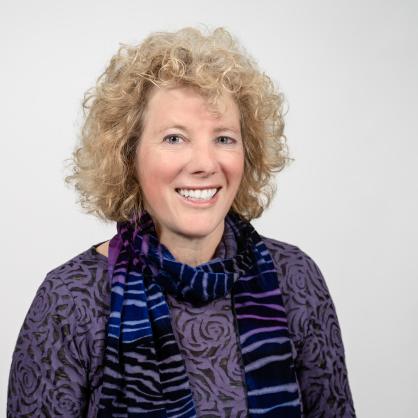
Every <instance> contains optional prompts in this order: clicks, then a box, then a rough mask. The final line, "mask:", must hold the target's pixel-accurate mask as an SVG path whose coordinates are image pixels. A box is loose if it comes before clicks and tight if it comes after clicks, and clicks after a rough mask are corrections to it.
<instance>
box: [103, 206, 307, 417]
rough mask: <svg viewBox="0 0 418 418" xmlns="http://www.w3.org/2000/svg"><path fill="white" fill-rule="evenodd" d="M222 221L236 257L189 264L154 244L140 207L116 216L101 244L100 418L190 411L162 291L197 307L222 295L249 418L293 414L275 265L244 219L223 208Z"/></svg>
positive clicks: (297, 410) (295, 391)
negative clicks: (104, 289)
mask: <svg viewBox="0 0 418 418" xmlns="http://www.w3.org/2000/svg"><path fill="white" fill-rule="evenodd" d="M225 223H226V224H227V225H228V227H229V228H230V229H231V230H232V231H233V234H234V238H235V243H234V244H235V245H236V247H237V252H236V254H235V255H234V256H233V257H230V258H225V259H221V258H214V259H212V260H210V261H208V262H206V263H204V264H200V265H198V266H196V267H193V266H190V265H187V264H183V263H181V262H178V261H177V260H176V259H175V258H174V257H173V255H172V254H171V253H170V251H169V250H168V249H167V247H166V246H164V245H163V244H161V243H160V242H159V239H158V237H157V234H156V230H155V226H154V222H153V220H152V218H151V216H150V215H149V213H148V212H147V211H143V212H142V213H141V214H138V215H137V216H136V217H135V216H134V217H132V219H131V220H130V221H126V222H118V223H117V234H116V235H115V236H114V237H113V238H112V239H111V241H110V245H109V257H108V260H109V275H110V277H111V309H110V315H109V318H108V324H107V335H106V349H105V361H104V374H103V383H102V393H101V398H100V402H99V412H98V415H97V416H98V417H99V418H105V417H106V418H108V417H127V418H133V417H135V418H140V417H144V418H145V417H147V418H163V417H164V418H165V417H178V418H189V417H197V415H196V407H195V403H194V400H193V396H192V392H191V388H190V383H189V379H188V376H187V372H186V367H185V363H184V360H183V358H182V355H181V353H180V350H179V347H178V345H177V342H176V340H175V337H174V333H173V329H172V325H171V321H170V311H169V306H168V303H167V299H166V294H167V293H169V294H171V295H174V296H175V297H176V298H177V299H178V300H184V301H188V302H191V303H193V304H195V305H203V304H206V303H209V302H210V301H212V300H214V299H217V298H221V297H225V296H226V295H227V294H228V293H229V292H231V302H232V311H233V314H234V317H235V325H236V331H237V333H238V337H239V338H238V341H239V350H240V355H241V357H242V362H243V365H244V374H245V386H246V395H247V404H248V412H249V417H250V418H253V417H276V418H277V417H282V418H300V417H301V401H300V396H299V387H298V383H297V379H296V375H295V370H294V365H293V360H292V350H291V345H290V339H289V331H288V325H287V318H286V312H285V309H284V306H283V302H282V297H281V292H280V289H279V276H278V272H277V270H276V269H275V267H274V264H273V260H272V258H271V255H270V253H269V251H268V249H267V247H266V246H265V244H264V242H263V241H262V239H261V237H260V236H259V234H258V233H257V232H256V230H255V229H254V228H253V226H252V225H251V223H249V222H248V221H246V220H244V219H243V218H241V217H240V216H239V215H238V214H237V213H235V212H233V211H232V210H231V211H230V212H229V213H228V214H227V216H226V217H225ZM224 236H225V234H224ZM221 243H223V241H221ZM224 245H225V243H224Z"/></svg>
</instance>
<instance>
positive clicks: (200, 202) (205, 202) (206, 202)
mask: <svg viewBox="0 0 418 418" xmlns="http://www.w3.org/2000/svg"><path fill="white" fill-rule="evenodd" d="M185 188H186V187H184V189H185ZM181 189H183V187H181ZM205 189H206V187H205ZM209 189H215V187H209ZM216 189H217V190H216V193H215V194H214V195H213V197H212V199H210V200H197V199H196V200H193V199H190V198H187V197H184V196H182V195H181V194H180V193H178V192H177V191H176V195H177V196H178V197H179V199H181V201H182V202H184V203H185V204H186V205H189V206H199V207H202V206H211V205H213V204H214V203H215V202H216V201H217V200H218V195H219V190H220V189H221V187H216ZM176 190H177V189H176Z"/></svg>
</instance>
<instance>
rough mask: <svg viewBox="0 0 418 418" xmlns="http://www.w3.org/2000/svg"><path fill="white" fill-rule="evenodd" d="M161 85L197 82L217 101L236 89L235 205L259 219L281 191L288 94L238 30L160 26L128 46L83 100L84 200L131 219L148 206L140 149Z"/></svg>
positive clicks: (76, 170) (75, 160)
mask: <svg viewBox="0 0 418 418" xmlns="http://www.w3.org/2000/svg"><path fill="white" fill-rule="evenodd" d="M154 86H158V87H175V86H190V87H193V88H196V89H197V90H198V91H199V93H200V94H201V95H202V96H204V97H205V98H206V99H207V100H208V102H209V103H212V104H216V102H217V100H218V98H219V97H220V96H221V95H222V94H224V93H225V92H229V93H231V94H232V96H233V98H234V99H235V101H236V103H237V105H238V108H239V110H240V116H241V134H242V139H243V145H244V154H245V157H244V159H245V162H244V175H243V179H242V181H241V184H240V186H239V189H238V192H237V195H236V197H235V199H234V202H233V204H232V207H231V209H232V210H234V211H235V212H237V213H238V214H239V215H241V216H242V217H244V218H245V219H247V220H251V219H253V218H258V217H259V216H261V214H262V213H263V211H264V209H266V208H267V207H268V206H269V205H270V202H271V200H272V198H273V196H274V194H275V192H276V185H275V182H274V176H273V174H274V173H277V172H279V171H281V170H282V169H283V168H284V167H285V165H286V163H287V161H288V160H292V158H289V156H288V149H287V143H286V137H285V135H284V133H283V129H284V120H283V114H284V112H283V104H284V98H283V95H282V94H281V93H279V91H278V89H277V88H276V87H275V85H274V83H273V81H272V80H271V79H270V78H269V77H268V76H267V75H266V74H265V73H263V72H262V71H261V70H260V69H259V68H258V66H257V64H256V62H255V61H254V60H253V59H252V58H251V56H250V55H249V54H248V53H246V52H245V51H244V50H243V48H242V47H240V45H239V43H238V42H237V41H236V40H235V39H234V38H233V37H232V36H231V34H230V33H229V32H228V31H227V30H226V29H225V28H222V27H219V28H216V29H215V30H213V32H212V33H209V34H207V35H205V34H204V33H202V32H201V31H200V30H198V29H196V28H191V27H186V28H183V29H181V30H178V31H176V32H154V33H152V34H151V35H149V36H148V37H147V38H145V40H144V41H143V42H142V43H140V44H139V45H136V46H131V45H125V44H121V46H120V48H119V50H118V52H117V53H116V54H115V55H114V56H113V57H112V59H111V61H110V64H109V65H108V67H107V68H106V70H105V71H104V72H103V73H102V74H101V75H100V77H99V78H98V80H97V83H96V86H94V87H93V88H91V89H89V90H88V91H87V92H86V93H85V95H84V99H83V109H84V115H85V120H84V124H83V127H82V129H81V137H80V144H79V145H78V146H77V147H76V149H75V150H74V152H73V154H72V158H71V159H70V165H71V168H72V173H71V175H68V176H66V177H65V182H66V183H67V184H68V183H72V184H74V187H75V189H76V190H77V192H78V193H79V197H80V200H79V202H80V204H81V206H82V207H83V208H84V209H85V210H86V211H87V212H88V213H93V214H95V215H96V216H98V217H99V218H101V219H102V220H105V221H116V222H118V221H125V220H128V219H130V218H131V217H132V214H134V213H139V212H141V211H142V210H143V198H142V195H141V187H140V184H139V182H138V180H137V176H136V173H135V165H134V158H135V150H136V147H137V144H138V141H139V140H140V137H141V134H142V128H143V118H144V112H145V110H146V105H147V98H148V96H149V92H150V91H151V89H152V88H153V87H154Z"/></svg>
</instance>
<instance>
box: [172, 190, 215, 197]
mask: <svg viewBox="0 0 418 418" xmlns="http://www.w3.org/2000/svg"><path fill="white" fill-rule="evenodd" d="M216 190H217V189H203V190H191V189H179V190H178V192H179V193H180V194H181V195H182V196H184V197H191V198H193V199H200V200H209V199H212V197H213V196H214V195H215V193H216Z"/></svg>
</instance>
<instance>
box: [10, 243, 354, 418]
mask: <svg viewBox="0 0 418 418" xmlns="http://www.w3.org/2000/svg"><path fill="white" fill-rule="evenodd" d="M262 238H263V240H264V242H265V243H266V245H267V248H268V249H269V250H270V252H271V254H272V256H273V260H274V262H275V265H276V268H277V269H278V271H279V272H280V275H281V277H282V279H281V281H280V288H281V291H282V295H283V303H284V305H285V308H286V311H287V316H288V322H289V332H290V337H291V345H292V352H293V359H294V363H295V368H296V374H297V379H298V384H299V391H300V396H301V401H302V406H303V417H305V418H314V417H318V418H319V417H322V418H331V417H332V418H340V417H341V418H342V417H344V418H352V417H355V411H354V406H353V401H352V397H351V391H350V387H349V383H348V377H347V369H346V364H345V356H344V347H343V342H342V337H341V331H340V327H339V324H338V319H337V315H336V311H335V307H334V304H333V302H332V299H331V296H330V294H329V291H328V288H327V285H326V283H325V281H324V278H323V276H322V274H321V272H320V270H319V268H318V266H317V265H316V263H315V262H314V261H313V260H312V259H311V258H310V257H309V256H308V255H307V254H306V253H304V252H303V251H302V250H300V249H299V248H298V247H296V246H294V245H291V244H287V243H284V242H281V241H277V240H274V239H270V238H265V237H262ZM98 245H100V244H96V245H94V246H92V247H90V248H89V249H88V250H86V251H84V252H82V253H81V254H79V255H77V256H76V257H74V258H72V259H71V260H69V261H67V262H65V263H64V264H62V265H61V266H59V267H57V268H55V269H53V270H52V271H50V272H49V273H48V274H47V276H46V278H45V279H44V281H43V282H42V284H41V285H40V287H39V289H38V292H37V294H36V296H35V298H34V300H33V302H32V305H31V306H30V308H29V311H28V313H27V315H26V318H25V320H24V323H23V325H22V328H21V330H20V333H19V336H18V339H17V343H16V348H15V351H14V353H13V359H12V364H11V370H10V376H9V387H8V403H7V416H8V418H12V417H13V418H14V417H57V416H64V417H66V418H76V417H77V418H80V417H88V418H90V417H95V416H96V414H97V407H98V404H99V399H100V391H101V383H102V376H103V360H104V348H105V345H104V343H105V334H106V323H107V317H108V315H109V310H110V288H111V286H110V279H109V277H108V271H107V258H106V257H105V256H103V255H101V254H99V253H98V252H97V251H96V247H97V246H98ZM227 255H230V254H226V248H225V247H223V246H221V245H220V246H218V248H217V253H216V254H215V256H221V257H222V256H224V257H225V256H227ZM168 303H169V306H170V312H171V316H172V318H171V319H172V324H173V331H174V333H175V337H176V340H177V341H178V343H179V347H180V351H181V353H182V355H183V357H184V360H185V364H186V369H187V372H188V375H189V379H190V384H191V388H192V393H193V398H194V400H195V403H196V408H197V412H198V416H199V417H204V418H216V417H246V416H247V413H248V412H247V405H246V396H245V385H244V375H243V368H242V364H241V360H240V355H239V346H238V340H237V333H236V332H235V329H234V325H233V324H234V321H233V316H232V311H231V300H230V295H227V297H225V298H223V299H218V300H215V301H213V302H212V303H210V304H208V305H206V306H204V307H199V308H197V307H194V306H192V305H190V304H188V303H187V302H181V303H180V302H179V301H177V300H175V299H174V298H173V297H171V296H169V297H168Z"/></svg>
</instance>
